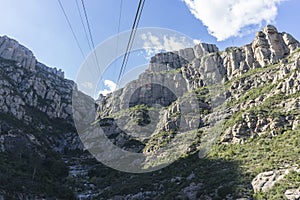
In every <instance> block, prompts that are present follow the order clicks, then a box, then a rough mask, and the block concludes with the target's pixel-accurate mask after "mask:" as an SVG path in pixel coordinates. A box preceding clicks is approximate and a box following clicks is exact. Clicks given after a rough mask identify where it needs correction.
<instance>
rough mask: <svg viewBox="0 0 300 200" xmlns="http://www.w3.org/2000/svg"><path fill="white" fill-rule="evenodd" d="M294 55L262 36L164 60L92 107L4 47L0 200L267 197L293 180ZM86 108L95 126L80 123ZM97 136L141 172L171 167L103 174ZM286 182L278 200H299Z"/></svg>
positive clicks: (281, 38) (9, 45) (294, 47)
mask: <svg viewBox="0 0 300 200" xmlns="http://www.w3.org/2000/svg"><path fill="white" fill-rule="evenodd" d="M299 48H300V43H299V42H298V41H297V40H296V39H295V38H293V37H292V36H291V35H290V34H288V33H285V32H283V33H280V32H278V31H277V29H276V28H275V27H274V26H271V25H268V26H266V27H265V28H264V29H263V30H262V31H259V32H258V33H257V34H256V36H255V38H254V40H253V42H252V43H250V44H247V45H245V46H242V47H229V48H227V49H225V50H224V51H220V50H219V49H218V48H217V46H216V45H213V44H205V43H200V44H198V45H196V46H194V47H191V48H187V49H182V50H178V51H174V52H166V53H159V54H156V55H155V56H154V57H152V58H151V60H150V63H149V66H148V69H147V70H146V71H145V72H144V73H142V74H141V75H140V76H139V78H138V79H137V80H134V81H132V82H129V83H128V84H127V85H126V86H125V87H124V88H121V89H119V90H117V91H115V92H113V93H111V94H108V95H107V96H102V97H101V99H99V100H98V101H97V105H96V104H94V100H93V99H92V98H90V97H88V96H86V95H84V94H83V93H81V92H80V91H78V90H77V87H76V84H75V83H74V82H73V81H70V80H66V79H64V74H63V72H62V71H61V70H59V69H56V68H49V67H47V66H45V65H44V64H42V63H40V62H38V61H37V59H36V58H35V57H34V55H33V53H32V52H31V51H30V50H28V49H27V48H26V47H24V46H22V45H20V44H19V43H18V42H17V41H15V40H13V39H10V38H8V37H6V36H3V37H0V162H1V163H3V165H2V164H1V166H2V167H1V166H0V199H3V198H4V199H16V198H19V199H43V198H60V199H75V198H78V199H147V198H148V199H176V198H177V199H238V198H243V199H253V197H258V196H259V195H262V196H263V198H267V197H270V196H268V195H273V193H274V191H281V190H279V189H276V187H279V186H278V185H280V184H284V183H286V182H288V181H290V179H291V180H296V179H297V177H298V171H297V170H296V171H297V172H291V171H292V170H291V169H292V168H291V166H297V167H298V166H299V162H298V160H297V158H299V148H298V147H299V144H300V140H299V139H300V138H299V134H298V135H297V133H299V131H300V129H299V123H300V118H299V114H300V113H299V106H300V93H299V91H300V81H299V80H300V50H299ZM72 95H73V96H75V98H78V99H82V101H78V102H77V101H76V102H75V103H74V102H72ZM79 97H80V98H79ZM86 102H90V103H91V105H92V107H93V109H94V107H96V106H97V114H96V116H88V117H87V116H84V115H83V114H82V111H83V110H87V109H88V105H87V104H86ZM72 106H73V107H72ZM73 108H74V109H73ZM73 114H75V115H76V116H77V117H78V116H79V119H76V120H77V122H82V126H81V124H80V125H78V124H77V126H76V128H78V129H80V130H83V132H85V133H87V134H86V136H87V137H86V138H84V137H82V138H81V139H83V141H88V144H86V143H85V144H84V145H83V144H82V142H81V140H80V139H79V137H78V135H77V131H76V128H75V125H74V122H73ZM96 126H99V127H101V129H102V130H103V132H104V133H105V137H106V139H108V140H109V141H110V142H111V143H112V144H114V145H115V146H117V147H119V148H120V149H122V151H123V152H124V151H127V152H132V153H134V152H136V153H140V154H143V155H144V156H145V158H146V161H147V162H148V163H146V164H147V165H145V168H146V167H149V166H150V167H152V166H156V165H160V164H162V165H163V164H169V163H170V162H174V163H173V164H171V165H170V166H169V167H166V168H163V169H160V170H159V171H154V172H151V173H147V174H130V173H125V172H118V171H116V170H113V169H110V168H108V167H106V166H104V165H103V164H101V163H99V162H97V161H96V160H95V159H94V158H93V156H92V155H91V154H90V153H89V152H88V151H86V150H90V149H91V148H92V147H94V146H95V145H97V144H99V143H108V140H98V139H99V138H96V137H95V138H89V137H88V136H89V131H92V130H93V129H94V128H95V127H96ZM149 133H150V134H149ZM102 139H103V138H102ZM254 149H255V150H254ZM291 149H292V150H291ZM100 156H103V157H105V155H104V154H100ZM110 156H116V155H111V154H109V155H108V157H110ZM110 158H111V157H110ZM24 166H25V167H24ZM10 169H11V170H10ZM286 169H288V172H289V173H287V170H286ZM293 169H294V168H293ZM295 169H296V168H295ZM297 169H298V168H297ZM271 170H272V171H271ZM294 171H295V170H294ZM254 177H256V178H254ZM295 177H296V178H295ZM253 178H254V179H253ZM252 179H253V180H252ZM141 180H142V181H141ZM10 183H12V185H11V184H10ZM251 183H252V185H251ZM275 183H276V184H275ZM289 183H290V185H291V188H284V191H283V192H281V194H278V195H279V197H280V198H285V197H286V198H288V199H297V198H299V188H297V186H296V185H295V183H293V182H291V181H290V182H289ZM274 188H275V189H274ZM255 193H256V194H255ZM255 195H257V196H255Z"/></svg>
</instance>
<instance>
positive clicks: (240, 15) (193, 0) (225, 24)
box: [183, 0, 284, 41]
mask: <svg viewBox="0 0 300 200" xmlns="http://www.w3.org/2000/svg"><path fill="white" fill-rule="evenodd" d="M183 1H184V2H185V3H186V5H187V6H188V8H189V9H190V12H191V13H192V14H193V15H194V16H195V17H196V18H197V19H199V20H201V21H202V23H203V24H204V25H205V26H207V28H208V31H209V33H210V34H211V35H213V36H215V37H216V38H217V39H218V41H222V40H225V39H228V38H229V37H232V36H242V35H243V34H244V33H246V32H247V31H249V29H248V30H246V31H245V30H244V29H245V28H247V26H249V25H259V26H261V25H262V23H264V22H266V23H272V22H273V21H274V19H275V17H276V15H277V6H278V5H279V3H280V2H282V1H284V0H183ZM244 31H245V32H244Z"/></svg>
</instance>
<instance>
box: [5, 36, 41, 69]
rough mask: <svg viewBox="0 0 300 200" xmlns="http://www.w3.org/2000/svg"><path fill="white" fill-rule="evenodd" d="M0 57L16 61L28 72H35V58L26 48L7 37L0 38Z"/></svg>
mask: <svg viewBox="0 0 300 200" xmlns="http://www.w3.org/2000/svg"><path fill="white" fill-rule="evenodd" d="M0 57H1V58H4V59H7V60H13V61H16V62H17V63H18V64H19V65H21V66H23V67H25V68H26V69H28V70H30V71H34V70H35V65H36V62H37V61H36V58H35V57H34V55H33V53H32V52H31V51H30V50H29V49H27V48H26V47H24V46H22V45H20V44H19V43H18V42H17V41H16V40H13V39H10V38H8V37H7V36H3V37H0Z"/></svg>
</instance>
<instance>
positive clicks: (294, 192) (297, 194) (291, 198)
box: [284, 189, 300, 200]
mask: <svg viewBox="0 0 300 200" xmlns="http://www.w3.org/2000/svg"><path fill="white" fill-rule="evenodd" d="M284 195H285V197H286V198H287V199H288V200H299V199H300V191H299V189H289V190H287V191H285V193H284Z"/></svg>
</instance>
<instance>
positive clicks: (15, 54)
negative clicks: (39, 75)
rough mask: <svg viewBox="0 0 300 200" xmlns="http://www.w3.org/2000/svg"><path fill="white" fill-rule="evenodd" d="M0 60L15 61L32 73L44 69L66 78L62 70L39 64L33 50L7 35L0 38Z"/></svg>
mask: <svg viewBox="0 0 300 200" xmlns="http://www.w3.org/2000/svg"><path fill="white" fill-rule="evenodd" d="M0 58H3V59H6V60H13V61H15V62H16V63H17V64H18V65H19V66H20V67H24V68H26V69H28V70H30V71H36V70H38V69H42V70H44V71H47V72H49V73H52V74H55V75H57V76H59V77H61V78H64V72H63V71H62V70H61V69H57V68H50V67H47V66H46V65H44V64H42V63H39V62H38V61H37V59H36V58H35V56H34V54H33V53H32V51H31V50H29V49H28V48H26V47H25V46H23V45H21V44H20V43H19V42H18V41H16V40H14V39H12V38H9V37H8V36H6V35H5V36H0Z"/></svg>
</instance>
